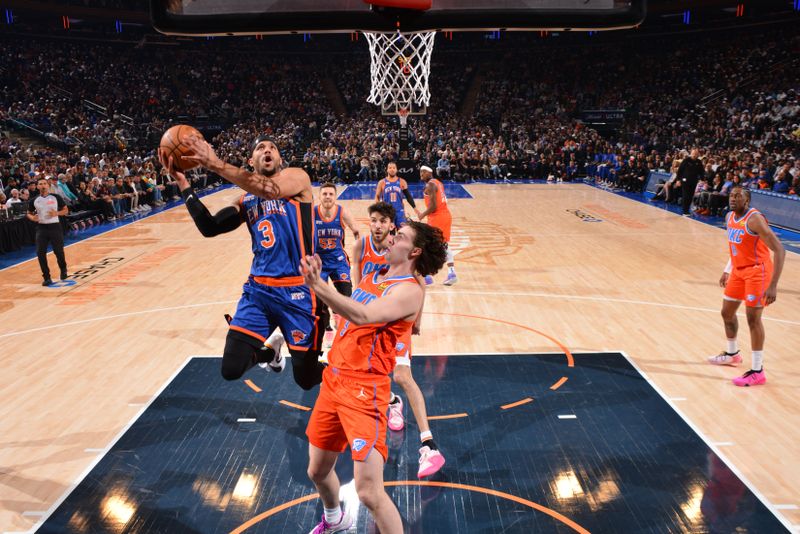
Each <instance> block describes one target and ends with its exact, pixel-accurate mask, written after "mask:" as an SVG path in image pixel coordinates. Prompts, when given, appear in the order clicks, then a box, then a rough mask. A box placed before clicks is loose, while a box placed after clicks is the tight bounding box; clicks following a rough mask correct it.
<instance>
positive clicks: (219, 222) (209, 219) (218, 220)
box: [181, 187, 242, 237]
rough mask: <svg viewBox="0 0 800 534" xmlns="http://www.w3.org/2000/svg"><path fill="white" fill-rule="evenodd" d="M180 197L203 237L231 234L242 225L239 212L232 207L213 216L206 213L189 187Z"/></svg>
mask: <svg viewBox="0 0 800 534" xmlns="http://www.w3.org/2000/svg"><path fill="white" fill-rule="evenodd" d="M181 196H182V197H183V201H184V202H185V203H186V209H188V210H189V215H191V216H192V219H194V224H195V226H197V229H198V230H200V233H201V234H203V235H204V236H205V237H214V236H215V235H219V234H224V233H226V232H232V231H233V230H236V229H237V228H238V227H239V225H240V224H242V217H241V215H240V214H239V210H237V209H236V208H235V207H233V206H227V207H225V208H222V209H221V210H219V211H218V212H217V213H215V214H214V215H211V212H209V211H208V208H206V206H205V204H203V203H202V202H200V199H199V198H198V197H197V195H196V194H195V192H194V190H193V189H192V188H191V187H189V188H186V189H184V190H183V191H181Z"/></svg>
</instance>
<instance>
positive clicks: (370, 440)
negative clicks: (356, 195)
mask: <svg viewBox="0 0 800 534" xmlns="http://www.w3.org/2000/svg"><path fill="white" fill-rule="evenodd" d="M445 257H446V247H445V243H444V241H443V239H442V234H441V231H439V230H438V229H436V228H433V227H431V226H429V225H427V224H424V223H420V222H408V223H406V224H405V225H404V226H403V227H402V228H400V229H399V230H398V232H397V234H396V235H394V236H391V237H389V242H388V247H387V249H386V253H385V260H386V263H387V265H388V267H385V268H382V269H380V270H377V271H375V272H373V273H369V274H368V275H367V276H364V277H363V278H362V279H361V282H360V283H359V285H358V287H357V288H356V289H355V290H354V291H353V295H352V296H351V297H350V298H347V297H345V296H343V295H341V294H339V293H338V292H337V291H336V290H335V289H334V288H333V287H331V286H329V285H328V284H327V283H326V282H325V281H324V280H322V278H321V277H320V273H321V270H322V261H321V260H320V258H319V256H314V257H311V256H306V257H305V258H304V259H303V261H302V262H301V266H300V269H301V271H302V273H303V277H304V279H305V282H306V284H307V285H308V287H309V288H310V289H311V290H312V291H314V292H315V293H316V294H317V296H318V297H319V298H320V299H322V300H323V301H324V302H325V303H327V304H328V306H330V308H331V309H332V310H333V311H334V312H336V313H338V314H339V315H341V316H342V321H341V322H340V325H339V328H338V330H337V332H336V338H335V340H334V342H333V347H332V348H331V351H330V353H329V354H328V361H329V363H330V365H329V366H328V368H327V369H326V370H325V372H324V373H323V379H322V386H321V387H320V393H319V397H317V401H316V403H315V404H314V411H313V412H312V414H311V419H310V420H309V422H308V428H307V429H306V434H307V435H308V440H309V463H308V475H309V477H310V478H311V480H312V481H313V482H314V484H315V486H316V487H317V490H318V491H319V494H320V499H321V500H322V503H323V506H324V513H323V517H322V521H321V522H320V523H319V525H317V527H316V528H315V529H314V530H312V533H313V534H322V533H331V532H341V531H343V530H347V529H349V528H350V527H351V526H352V523H353V518H352V517H350V515H349V514H346V513H344V512H343V511H342V510H341V507H340V503H339V479H338V477H337V475H336V472H335V471H334V469H333V468H334V466H335V464H336V459H337V458H338V456H339V454H340V453H342V452H344V450H345V448H346V447H347V446H348V444H349V445H350V450H351V455H352V458H353V463H354V465H353V472H354V476H355V485H356V492H357V493H358V498H359V500H360V501H361V502H362V503H363V504H364V505H365V506H366V507H367V508H368V509H369V511H370V513H371V514H372V516H373V518H374V520H375V524H376V525H377V526H378V528H379V529H380V531H381V532H383V533H384V534H397V533H400V532H402V531H403V525H402V521H401V519H400V514H399V512H398V511H397V507H396V506H395V505H394V503H393V502H392V500H391V499H390V498H389V495H387V494H386V491H385V490H384V488H383V466H384V463H385V461H386V457H387V452H388V451H387V448H386V426H387V419H386V410H387V407H388V404H389V396H390V391H389V388H390V385H391V380H390V379H389V374H390V373H391V372H392V370H393V369H394V365H395V356H396V353H397V350H398V349H397V345H398V343H399V342H400V340H401V339H403V338H404V337H406V336H408V335H409V334H410V332H411V328H412V325H413V323H414V320H415V319H416V318H417V316H418V314H419V311H420V308H421V306H422V299H423V292H422V288H421V286H420V285H419V283H418V282H417V280H416V279H415V278H414V273H415V272H419V273H420V274H422V275H426V274H434V273H436V272H437V271H438V270H439V269H440V268H441V267H442V265H443V264H444V261H445ZM373 450H375V451H377V452H378V454H372V451H373Z"/></svg>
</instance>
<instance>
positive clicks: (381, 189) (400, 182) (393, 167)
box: [375, 161, 419, 228]
mask: <svg viewBox="0 0 800 534" xmlns="http://www.w3.org/2000/svg"><path fill="white" fill-rule="evenodd" d="M403 197H405V199H406V202H408V203H409V204H410V205H411V207H412V208H414V213H416V214H417V216H418V217H419V210H418V209H417V205H416V204H415V203H414V197H412V196H411V193H410V192H409V191H408V184H407V183H406V181H405V180H404V179H402V178H400V177H399V176H397V163H395V162H394V161H390V162H389V163H388V164H387V165H386V178H384V179H382V180H381V181H379V182H378V187H377V188H376V189H375V202H387V203H389V204H391V205H392V207H393V208H394V211H395V218H394V221H392V222H394V226H395V228H400V227H401V226H403V224H405V222H406V210H405V208H403Z"/></svg>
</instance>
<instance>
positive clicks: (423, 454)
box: [417, 445, 444, 478]
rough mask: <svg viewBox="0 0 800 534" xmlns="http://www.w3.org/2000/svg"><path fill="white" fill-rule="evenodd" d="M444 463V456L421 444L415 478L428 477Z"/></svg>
mask: <svg viewBox="0 0 800 534" xmlns="http://www.w3.org/2000/svg"><path fill="white" fill-rule="evenodd" d="M443 465H444V456H442V453H441V452H439V451H437V450H433V449H431V448H430V447H428V446H427V445H423V446H422V448H421V449H420V450H419V470H418V471H417V478H425V477H429V476H431V475H432V474H434V473H436V472H437V471H438V470H439V469H441V468H442V466H443Z"/></svg>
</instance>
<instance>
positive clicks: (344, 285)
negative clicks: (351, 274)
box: [333, 281, 353, 297]
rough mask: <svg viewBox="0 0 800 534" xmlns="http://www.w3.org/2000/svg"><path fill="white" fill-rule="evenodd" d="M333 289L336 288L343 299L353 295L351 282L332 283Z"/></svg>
mask: <svg viewBox="0 0 800 534" xmlns="http://www.w3.org/2000/svg"><path fill="white" fill-rule="evenodd" d="M333 287H335V288H336V291H338V292H339V294H341V295H344V296H345V297H349V296H350V295H352V294H353V282H350V281H347V282H344V281H342V282H334V283H333Z"/></svg>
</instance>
